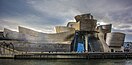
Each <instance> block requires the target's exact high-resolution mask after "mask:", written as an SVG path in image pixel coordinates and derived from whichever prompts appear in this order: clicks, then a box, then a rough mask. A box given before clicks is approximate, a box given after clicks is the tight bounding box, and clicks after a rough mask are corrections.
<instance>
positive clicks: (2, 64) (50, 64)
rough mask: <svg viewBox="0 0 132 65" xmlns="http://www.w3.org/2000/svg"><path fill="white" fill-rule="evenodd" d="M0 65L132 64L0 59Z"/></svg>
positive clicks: (129, 64)
mask: <svg viewBox="0 0 132 65" xmlns="http://www.w3.org/2000/svg"><path fill="white" fill-rule="evenodd" d="M0 65H132V59H91V60H86V59H58V60H55V59H54V60H52V59H50V60H44V59H42V60H31V59H28V60H18V59H0Z"/></svg>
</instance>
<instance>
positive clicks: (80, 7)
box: [0, 0, 132, 34]
mask: <svg viewBox="0 0 132 65" xmlns="http://www.w3.org/2000/svg"><path fill="white" fill-rule="evenodd" d="M131 11H132V0H99V1H98V0H12V1H11V0H0V14H1V15H0V22H2V24H3V25H2V24H1V25H0V27H9V28H12V29H16V28H17V26H25V27H29V28H34V29H35V30H39V31H43V32H46V30H47V32H54V31H52V30H54V26H57V25H66V23H67V22H68V21H70V20H73V19H74V16H75V15H78V14H84V13H92V15H93V16H94V17H95V19H97V20H98V22H101V23H112V24H113V29H114V30H113V31H117V30H119V31H120V32H124V31H125V33H126V34H130V33H131V30H132V26H131V23H132V12H131Z"/></svg>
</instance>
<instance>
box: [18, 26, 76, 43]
mask: <svg viewBox="0 0 132 65" xmlns="http://www.w3.org/2000/svg"><path fill="white" fill-rule="evenodd" d="M19 33H20V34H24V37H25V40H27V41H28V42H31V43H45V42H52V43H55V42H69V41H71V40H72V39H73V35H74V31H67V32H61V33H54V34H47V33H41V32H37V31H33V30H31V29H27V28H24V27H19Z"/></svg>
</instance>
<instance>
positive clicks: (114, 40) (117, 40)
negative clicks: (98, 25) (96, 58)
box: [106, 32, 125, 46]
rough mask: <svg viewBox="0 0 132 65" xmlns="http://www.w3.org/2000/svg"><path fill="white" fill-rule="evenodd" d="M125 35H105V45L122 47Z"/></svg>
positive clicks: (116, 33) (118, 33)
mask: <svg viewBox="0 0 132 65" xmlns="http://www.w3.org/2000/svg"><path fill="white" fill-rule="evenodd" d="M124 39H125V34H124V33H120V32H113V33H107V37H106V43H107V44H108V46H122V45H123V43H124Z"/></svg>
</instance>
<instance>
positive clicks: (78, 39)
mask: <svg viewBox="0 0 132 65" xmlns="http://www.w3.org/2000/svg"><path fill="white" fill-rule="evenodd" d="M75 20H76V22H68V24H67V26H56V27H55V29H56V33H53V34H48V33H42V32H37V31H34V30H31V29H28V28H25V27H22V26H18V32H16V31H12V30H10V29H7V28H4V31H2V32H1V33H0V39H1V40H0V53H1V54H8V53H13V52H16V53H17V52H79V53H84V52H85V53H87V52H124V50H123V47H122V46H123V43H124V38H125V34H124V33H121V32H111V29H112V24H107V25H100V26H97V20H96V19H94V18H93V16H92V15H91V14H82V15H77V16H75ZM10 51H12V52H10Z"/></svg>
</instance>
